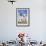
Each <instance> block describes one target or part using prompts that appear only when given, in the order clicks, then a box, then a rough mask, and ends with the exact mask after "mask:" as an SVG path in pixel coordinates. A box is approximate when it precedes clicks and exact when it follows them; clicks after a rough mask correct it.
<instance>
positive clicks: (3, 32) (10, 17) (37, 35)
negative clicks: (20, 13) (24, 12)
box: [0, 0, 46, 41]
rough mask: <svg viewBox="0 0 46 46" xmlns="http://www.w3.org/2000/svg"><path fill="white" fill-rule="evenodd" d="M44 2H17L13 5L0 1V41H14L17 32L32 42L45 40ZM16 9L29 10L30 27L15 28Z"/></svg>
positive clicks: (23, 0)
mask: <svg viewBox="0 0 46 46" xmlns="http://www.w3.org/2000/svg"><path fill="white" fill-rule="evenodd" d="M44 2H45V0H17V2H16V3H14V4H13V5H12V4H11V3H9V2H7V0H0V40H11V39H12V40H14V39H15V38H16V37H17V34H18V33H19V32H25V33H28V34H30V35H31V36H30V37H31V38H32V39H33V40H37V41H40V40H46V10H45V3H44ZM16 8H30V27H16Z"/></svg>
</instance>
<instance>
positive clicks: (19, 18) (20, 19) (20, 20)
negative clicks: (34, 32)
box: [16, 8, 30, 26]
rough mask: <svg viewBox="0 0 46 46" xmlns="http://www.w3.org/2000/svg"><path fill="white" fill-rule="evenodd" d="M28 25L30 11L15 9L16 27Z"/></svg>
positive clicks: (27, 9)
mask: <svg viewBox="0 0 46 46" xmlns="http://www.w3.org/2000/svg"><path fill="white" fill-rule="evenodd" d="M29 25H30V9H29V8H16V26H29Z"/></svg>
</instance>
